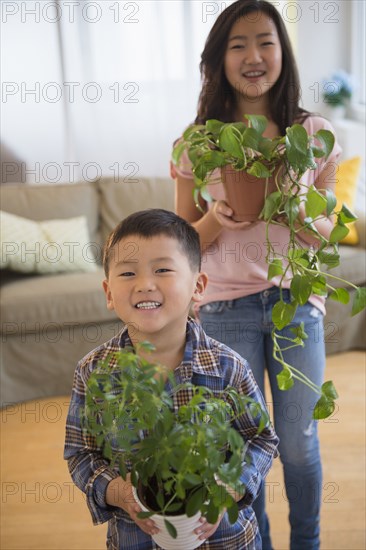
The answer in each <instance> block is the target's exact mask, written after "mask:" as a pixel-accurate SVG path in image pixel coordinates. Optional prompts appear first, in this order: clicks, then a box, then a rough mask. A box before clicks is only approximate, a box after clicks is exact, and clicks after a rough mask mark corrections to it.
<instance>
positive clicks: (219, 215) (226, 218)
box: [211, 200, 258, 230]
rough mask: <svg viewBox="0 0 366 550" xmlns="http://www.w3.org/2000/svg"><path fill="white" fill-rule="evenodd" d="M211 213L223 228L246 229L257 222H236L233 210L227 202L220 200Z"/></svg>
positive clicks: (215, 203) (216, 202)
mask: <svg viewBox="0 0 366 550" xmlns="http://www.w3.org/2000/svg"><path fill="white" fill-rule="evenodd" d="M211 212H212V214H213V216H214V217H215V219H216V220H217V222H218V223H219V224H220V225H221V226H222V227H226V228H227V229H235V230H237V229H246V228H248V227H249V226H252V225H253V224H255V223H258V222H257V221H255V222H236V221H235V220H233V219H232V216H233V214H234V212H233V209H232V208H231V207H230V206H229V205H228V203H227V202H226V201H223V200H219V201H215V202H214V204H213V206H212V208H211Z"/></svg>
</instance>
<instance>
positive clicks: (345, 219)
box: [339, 204, 358, 223]
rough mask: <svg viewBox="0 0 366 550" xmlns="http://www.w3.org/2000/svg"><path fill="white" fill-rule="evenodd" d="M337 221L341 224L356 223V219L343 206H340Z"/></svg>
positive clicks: (354, 215)
mask: <svg viewBox="0 0 366 550" xmlns="http://www.w3.org/2000/svg"><path fill="white" fill-rule="evenodd" d="M339 219H340V220H341V222H342V223H351V222H354V221H356V220H357V219H358V218H357V216H356V214H354V213H353V212H352V211H351V210H350V209H349V208H348V207H347V206H346V205H345V204H342V209H341V211H340V213H339Z"/></svg>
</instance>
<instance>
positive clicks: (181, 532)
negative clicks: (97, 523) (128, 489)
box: [132, 487, 205, 550]
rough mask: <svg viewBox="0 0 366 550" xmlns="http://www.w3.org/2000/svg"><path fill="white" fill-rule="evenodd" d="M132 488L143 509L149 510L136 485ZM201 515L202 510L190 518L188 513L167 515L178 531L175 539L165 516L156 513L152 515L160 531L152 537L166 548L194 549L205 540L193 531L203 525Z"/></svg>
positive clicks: (174, 549)
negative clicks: (165, 521)
mask: <svg viewBox="0 0 366 550" xmlns="http://www.w3.org/2000/svg"><path fill="white" fill-rule="evenodd" d="M132 490H133V495H134V497H135V500H136V502H137V503H138V504H139V505H140V506H141V509H142V510H143V511H144V512H147V511H149V509H148V508H146V506H145V505H144V504H143V502H141V499H140V498H139V496H138V494H137V491H136V489H135V487H133V488H132ZM200 517H201V512H197V514H195V515H194V516H192V517H190V518H189V517H188V516H187V515H186V514H182V515H179V516H167V517H166V519H167V520H168V521H169V522H170V523H172V524H173V525H174V527H175V528H176V530H177V533H178V536H177V538H175V539H173V537H172V536H171V535H170V534H169V532H168V530H167V528H166V527H165V523H164V516H162V515H160V514H154V515H153V516H151V519H152V520H153V521H154V522H155V523H156V525H157V526H158V528H159V529H160V531H159V533H157V534H156V535H152V539H153V540H154V541H155V542H156V544H157V545H158V546H160V547H161V548H163V549H164V550H188V549H189V550H194V548H198V547H199V546H201V545H202V544H203V543H204V542H205V541H204V540H199V539H198V535H196V534H195V533H194V532H193V531H194V529H196V528H197V527H198V526H199V525H201V523H200V521H199V519H200Z"/></svg>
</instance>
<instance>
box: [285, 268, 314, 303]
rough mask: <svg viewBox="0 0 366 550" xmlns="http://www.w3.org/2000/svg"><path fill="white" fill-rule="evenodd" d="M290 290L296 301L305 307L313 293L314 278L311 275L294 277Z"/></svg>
mask: <svg viewBox="0 0 366 550" xmlns="http://www.w3.org/2000/svg"><path fill="white" fill-rule="evenodd" d="M290 290H291V294H292V296H293V297H294V298H295V300H296V301H297V302H298V303H299V304H300V305H302V306H303V305H304V304H306V302H307V301H308V299H309V297H310V295H311V292H312V277H310V276H309V275H294V277H293V279H292V281H291V286H290Z"/></svg>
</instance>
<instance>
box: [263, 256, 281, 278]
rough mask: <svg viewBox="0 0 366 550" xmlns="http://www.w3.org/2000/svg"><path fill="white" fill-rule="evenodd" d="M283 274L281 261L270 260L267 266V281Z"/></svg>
mask: <svg viewBox="0 0 366 550" xmlns="http://www.w3.org/2000/svg"><path fill="white" fill-rule="evenodd" d="M282 273H283V266H282V261H281V260H280V259H278V258H276V259H275V260H272V262H271V263H270V264H269V266H268V275H267V279H268V281H270V280H271V279H273V277H276V276H277V275H282Z"/></svg>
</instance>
